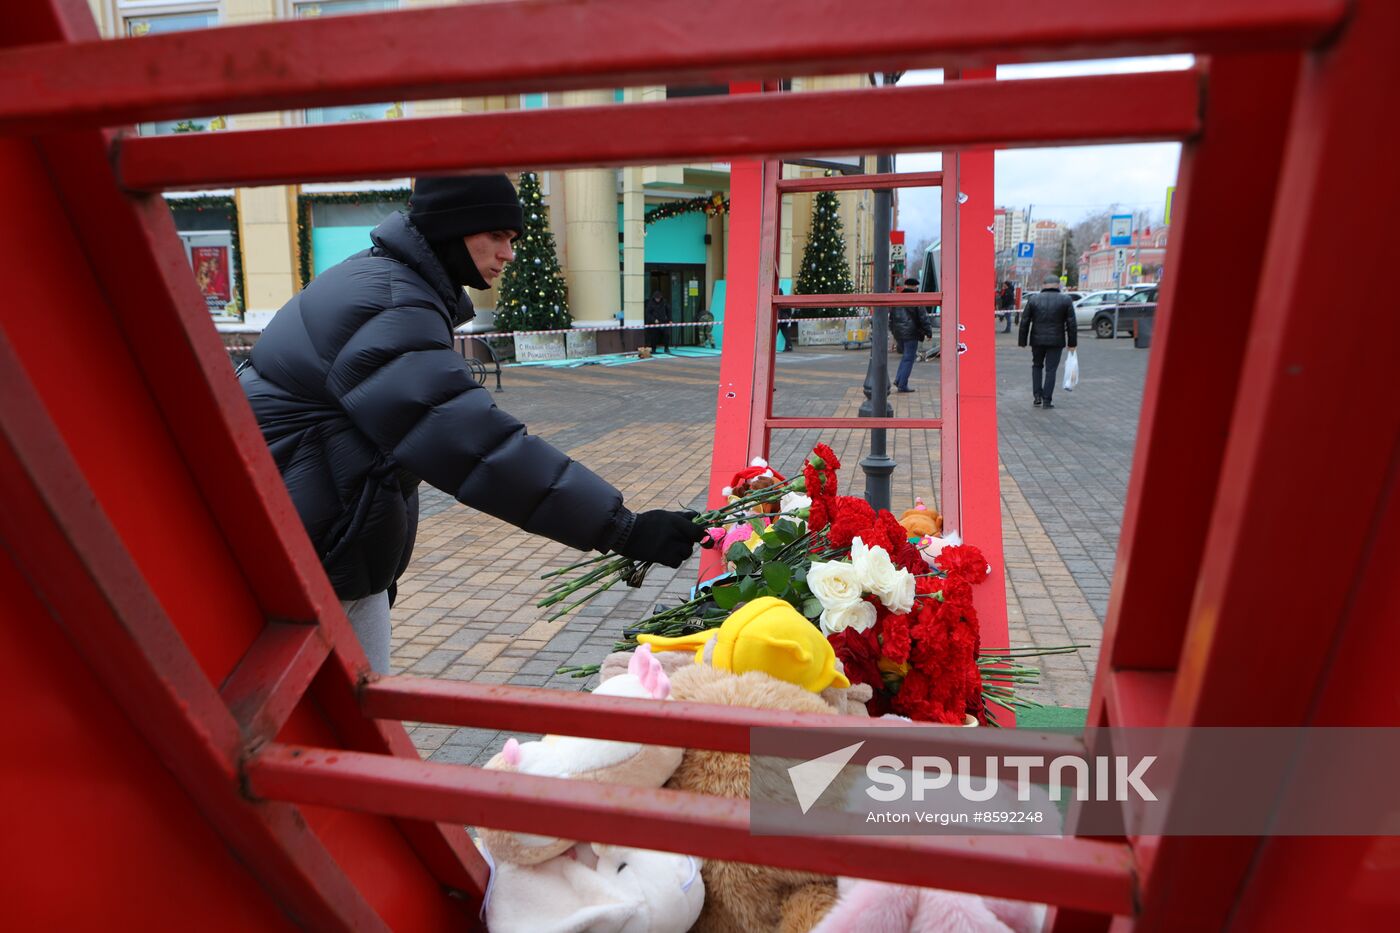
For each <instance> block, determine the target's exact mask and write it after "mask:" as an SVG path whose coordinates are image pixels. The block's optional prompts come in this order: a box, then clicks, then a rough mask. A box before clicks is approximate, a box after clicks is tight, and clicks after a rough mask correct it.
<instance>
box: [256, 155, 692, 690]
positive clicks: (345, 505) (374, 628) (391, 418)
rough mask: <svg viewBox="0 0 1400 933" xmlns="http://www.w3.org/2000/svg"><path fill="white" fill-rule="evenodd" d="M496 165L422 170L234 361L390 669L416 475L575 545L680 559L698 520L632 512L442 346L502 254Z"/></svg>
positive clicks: (504, 236) (357, 618)
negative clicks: (392, 619) (391, 210)
mask: <svg viewBox="0 0 1400 933" xmlns="http://www.w3.org/2000/svg"><path fill="white" fill-rule="evenodd" d="M523 227H524V223H523V216H522V210H521V206H520V200H519V198H518V197H517V195H516V192H515V188H514V186H512V185H511V183H510V179H509V178H507V177H506V176H505V175H484V176H481V175H478V176H466V177H458V178H424V179H420V180H419V182H418V184H417V185H416V186H415V188H414V191H413V196H412V198H411V200H410V202H409V211H408V214H407V215H404V214H395V215H394V216H393V217H390V218H389V219H388V220H386V221H384V222H383V223H381V224H380V225H379V226H378V227H376V228H375V229H374V231H373V232H372V233H371V234H370V240H371V241H372V242H373V244H374V246H373V247H372V248H371V249H368V250H365V251H364V252H362V253H358V254H356V255H354V256H352V257H350V258H349V259H347V260H345V261H344V262H342V263H340V264H339V265H337V266H335V267H333V268H331V269H327V270H326V271H325V272H323V273H321V275H319V276H317V277H316V279H315V281H313V282H312V283H311V284H310V285H308V286H307V287H306V288H305V289H303V290H302V291H301V292H300V294H297V295H295V296H294V297H293V298H292V300H291V301H289V302H287V304H286V305H284V306H283V307H282V309H281V310H280V311H278V312H277V314H276V316H274V317H273V319H272V321H271V323H269V324H268V326H267V328H266V330H264V331H263V334H262V336H261V338H260V339H259V340H258V342H257V344H256V345H255V346H254V347H253V352H252V355H251V357H250V358H249V361H248V365H247V366H246V367H244V368H243V369H242V370H241V372H240V374H239V379H240V381H241V383H242V386H243V391H244V393H245V394H246V395H247V397H248V401H249V403H250V404H251V405H252V407H253V412H254V414H255V415H256V416H257V419H258V424H259V426H260V427H261V428H262V432H263V437H264V438H265V439H266V441H267V444H268V447H269V448H270V449H271V451H272V456H273V459H274V460H275V461H276V463H277V466H278V469H280V470H281V472H282V477H283V479H284V481H285V482H286V484H287V490H288V492H290V493H291V497H292V502H293V503H294V504H295V505H296V509H297V513H298V515H299V516H300V517H301V520H302V523H303V525H305V527H306V531H307V534H308V535H310V537H311V541H312V544H313V545H315V547H316V550H317V553H318V554H319V555H320V556H321V562H322V565H323V566H324V567H325V570H326V573H327V574H328V575H329V577H330V580H331V583H332V585H333V586H334V587H335V591H336V595H338V596H339V597H340V599H341V600H342V602H343V604H344V605H345V609H346V614H347V615H348V616H349V618H350V621H351V624H352V626H353V627H354V629H355V633H356V634H357V635H358V636H359V639H360V643H361V644H362V645H363V646H364V647H365V651H366V654H367V655H368V656H369V659H370V663H371V666H372V667H373V668H374V669H375V670H376V671H379V672H381V673H387V672H388V669H389V605H390V601H391V588H392V587H393V585H394V583H395V581H396V580H397V579H398V578H399V576H400V575H401V574H402V573H403V572H404V570H405V569H406V568H407V566H408V561H409V558H410V556H411V555H412V552H413V541H414V537H415V535H416V533H417V527H418V492H417V489H418V483H419V481H420V480H426V481H427V482H429V483H431V484H432V485H434V486H436V487H437V488H438V489H441V490H443V491H444V492H447V493H449V494H451V495H453V496H455V497H456V498H457V499H458V501H460V502H462V503H464V504H466V505H469V506H472V507H473V508H477V509H480V510H481V511H483V512H486V513H488V514H491V515H494V516H496V517H497V518H500V519H503V520H505V521H507V522H510V523H511V524H513V525H516V526H518V527H520V528H523V529H525V530H526V531H530V532H533V533H535V534H539V535H544V536H545V537H548V538H553V539H554V540H555V541H559V542H561V543H563V544H567V545H570V546H571V547H576V548H579V549H580V550H589V549H598V550H603V551H609V550H610V551H616V552H617V553H619V554H622V555H624V556H626V557H631V558H634V559H637V560H643V561H655V562H657V563H662V564H666V565H667V566H670V567H679V566H680V565H681V564H682V563H684V561H685V559H686V558H687V557H689V556H690V553H691V551H692V550H693V548H694V545H695V543H696V542H698V541H699V540H700V539H701V538H702V537H703V530H702V529H700V528H699V527H697V526H696V525H694V524H693V523H692V522H691V520H690V516H689V515H688V514H687V513H681V512H666V511H661V510H656V511H651V512H644V513H642V514H641V515H634V514H633V513H632V512H630V511H628V509H626V508H625V507H624V506H623V504H622V494H621V493H619V492H618V491H617V490H616V489H614V488H613V487H612V486H610V485H609V484H608V483H606V482H604V481H603V480H602V479H601V478H599V477H598V476H597V475H596V474H594V473H593V472H591V471H590V470H588V469H587V468H586V467H584V466H582V465H581V464H578V463H575V462H574V461H573V460H571V459H569V457H567V456H566V455H564V454H563V453H561V452H560V451H558V450H556V449H555V448H554V447H552V446H550V445H549V444H547V443H546V442H544V441H542V440H540V439H539V438H537V437H532V436H531V435H530V434H528V433H527V432H526V430H525V426H524V425H523V424H521V423H520V422H519V421H517V420H515V419H514V418H512V417H511V416H510V415H508V414H506V413H505V412H503V411H501V410H500V409H499V408H497V407H496V406H495V404H494V403H493V402H492V400H491V395H490V393H489V392H488V391H487V390H486V389H484V388H482V387H481V386H480V385H478V384H477V383H476V381H475V380H473V379H472V377H471V374H470V372H469V371H468V369H467V366H466V363H465V361H464V360H463V359H462V357H461V355H460V354H459V353H457V352H456V351H455V350H454V349H453V344H452V330H453V328H455V327H457V326H458V325H460V324H463V323H465V322H467V321H469V320H471V318H472V317H473V316H474V314H475V312H474V310H473V309H472V305H471V301H470V299H468V297H467V295H466V292H465V291H463V287H464V286H471V287H472V288H477V289H485V288H488V287H490V283H491V281H492V280H493V279H495V278H496V277H497V276H498V275H500V274H501V271H502V269H503V268H504V267H505V264H506V263H507V262H510V261H511V260H512V259H514V258H515V253H514V251H513V249H512V246H511V244H512V241H513V240H514V239H515V237H516V236H518V235H519V234H520V231H521V230H522V229H523Z"/></svg>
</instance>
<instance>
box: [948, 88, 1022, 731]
mask: <svg viewBox="0 0 1400 933" xmlns="http://www.w3.org/2000/svg"><path fill="white" fill-rule="evenodd" d="M950 76H951V77H952V79H953V80H954V81H955V82H956V81H957V80H959V79H960V78H961V79H965V80H978V79H986V80H995V79H996V69H995V68H984V69H972V70H969V71H965V72H963V73H962V74H961V75H957V74H956V73H950V72H946V71H945V72H944V79H945V80H948V78H949V77H950ZM993 155H994V154H993V151H992V150H991V149H971V150H964V151H959V152H952V153H944V156H943V157H944V159H949V160H952V162H953V164H954V166H955V168H954V178H955V179H956V181H955V182H954V183H951V184H949V185H948V186H946V187H945V188H944V198H943V206H944V210H945V211H947V210H948V209H949V205H950V204H953V205H956V206H955V208H954V213H953V215H952V218H953V222H954V224H955V226H954V227H953V228H952V231H951V234H950V231H949V220H948V218H949V215H948V214H947V213H945V214H944V220H943V229H944V237H943V265H944V268H945V269H946V268H948V267H949V266H951V265H952V264H953V263H954V262H956V263H957V277H956V278H955V279H954V285H945V286H944V289H945V291H947V290H950V289H952V288H954V287H956V289H957V301H956V303H955V304H954V309H955V314H954V317H953V320H952V323H953V325H954V326H953V327H952V330H951V332H950V330H949V324H950V321H949V320H948V317H947V314H946V312H945V315H944V320H943V355H942V357H941V358H940V364H941V365H942V366H943V367H944V368H945V369H948V368H953V367H956V370H957V395H956V396H949V395H947V394H945V395H943V397H942V405H943V406H944V411H945V415H944V418H945V421H946V420H947V418H948V415H947V414H946V412H948V411H949V409H950V408H952V407H956V411H955V412H953V424H954V425H955V427H954V429H953V430H952V431H949V430H947V429H946V428H945V429H944V435H943V436H944V449H943V459H942V469H943V470H944V471H945V476H946V471H947V470H948V469H949V468H950V467H951V468H953V469H955V470H956V472H955V474H954V476H955V479H954V481H955V482H956V484H957V495H956V497H954V498H953V499H952V503H953V507H954V509H955V513H954V514H955V516H956V525H955V527H956V528H958V529H959V531H961V533H962V536H963V540H964V541H966V542H968V543H969V544H974V545H976V546H977V547H978V548H980V549H981V551H982V553H983V554H985V555H986V557H987V560H988V562H989V563H990V564H991V568H992V571H991V579H990V580H989V581H988V582H987V585H985V586H978V587H974V588H973V591H972V592H973V603H974V605H975V606H976V607H977V615H978V618H979V619H980V621H981V631H982V644H984V645H986V646H988V647H992V648H1004V647H1007V646H1008V645H1009V644H1010V633H1009V631H1008V629H1007V620H1006V585H1005V579H1006V576H1005V574H1006V569H1005V559H1004V557H1003V552H1002V540H1001V470H1000V466H1001V464H1000V459H1001V458H1000V456H999V455H998V453H997V449H998V442H997V357H996V334H995V328H994V326H993V324H994V321H993V317H992V300H991V296H992V284H993V283H992V279H993V277H994V269H993V264H994V262H993V259H994V257H993V255H992V242H991V237H990V236H989V235H987V233H986V230H987V228H989V227H990V226H991V225H992V209H993V207H994V205H995V198H996V194H995V185H994V176H995V165H994V157H993ZM946 170H947V166H945V173H946ZM950 241H951V242H952V243H953V246H954V249H955V252H954V254H953V256H951V257H950V256H949V254H948V248H949V243H950ZM945 307H946V305H945ZM959 344H966V345H967V347H968V351H967V352H966V353H959V352H958V345H959ZM950 446H951V447H953V448H954V451H955V456H954V458H953V459H952V460H951V461H950V460H949V458H948V448H949V447H950ZM947 488H948V481H947V480H946V479H945V482H944V489H945V490H946V489H947ZM997 715H998V718H999V719H1000V720H1001V721H1002V722H1003V723H1004V724H1006V725H1014V724H1015V713H1014V712H1013V711H1012V710H1005V711H1000V710H999V711H998V713H997Z"/></svg>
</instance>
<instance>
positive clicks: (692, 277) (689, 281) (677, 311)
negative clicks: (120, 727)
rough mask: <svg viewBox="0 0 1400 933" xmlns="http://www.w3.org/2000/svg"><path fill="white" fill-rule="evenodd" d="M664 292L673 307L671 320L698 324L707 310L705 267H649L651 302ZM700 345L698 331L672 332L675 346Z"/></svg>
mask: <svg viewBox="0 0 1400 933" xmlns="http://www.w3.org/2000/svg"><path fill="white" fill-rule="evenodd" d="M658 291H659V292H661V295H662V297H663V298H665V299H666V300H667V301H669V302H670V303H671V320H672V321H674V322H675V323H677V324H680V323H687V324H694V323H695V322H696V321H698V320H699V319H700V313H701V312H702V311H704V310H706V309H705V307H704V304H703V303H704V300H705V267H704V266H703V265H689V264H679V263H664V264H663V263H647V298H648V299H650V298H651V296H652V294H653V293H654V292H658ZM698 342H699V338H698V329H697V328H695V327H676V328H673V329H672V330H671V345H672V346H684V347H693V346H695V345H696V344H697V343H698Z"/></svg>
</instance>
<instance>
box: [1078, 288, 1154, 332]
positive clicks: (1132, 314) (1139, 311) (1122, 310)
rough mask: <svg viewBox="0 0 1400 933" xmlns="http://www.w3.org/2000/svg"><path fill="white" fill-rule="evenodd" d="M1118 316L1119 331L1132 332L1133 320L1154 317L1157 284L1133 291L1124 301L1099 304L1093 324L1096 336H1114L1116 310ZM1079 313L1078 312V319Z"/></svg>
mask: <svg viewBox="0 0 1400 933" xmlns="http://www.w3.org/2000/svg"><path fill="white" fill-rule="evenodd" d="M1115 311H1116V312H1117V316H1118V332H1119V333H1126V334H1130V333H1132V332H1133V322H1134V321H1137V320H1141V319H1143V318H1149V317H1153V316H1154V315H1156V313H1157V286H1155V285H1154V286H1152V287H1151V288H1144V289H1142V290H1141V291H1136V292H1133V293H1132V294H1131V295H1128V296H1127V297H1126V298H1124V299H1123V300H1122V301H1118V302H1114V303H1111V304H1104V305H1100V306H1099V310H1097V311H1095V312H1094V316H1093V319H1092V322H1091V326H1092V327H1093V329H1094V336H1095V337H1100V338H1106V337H1112V336H1113V318H1114V312H1115ZM1077 319H1078V315H1077V314H1076V320H1077Z"/></svg>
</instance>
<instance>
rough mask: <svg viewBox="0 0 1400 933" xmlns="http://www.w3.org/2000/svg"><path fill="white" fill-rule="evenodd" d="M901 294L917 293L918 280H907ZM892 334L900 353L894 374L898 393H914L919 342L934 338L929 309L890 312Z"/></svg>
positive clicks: (897, 309)
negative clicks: (913, 375) (897, 366)
mask: <svg viewBox="0 0 1400 933" xmlns="http://www.w3.org/2000/svg"><path fill="white" fill-rule="evenodd" d="M899 290H900V291H901V292H917V291H918V290H919V280H918V279H905V280H904V285H902V286H901V287H900V289H899ZM890 334H891V335H892V336H893V337H894V345H895V349H896V350H898V351H899V368H898V369H896V370H895V373H894V388H895V391H896V392H913V391H914V389H913V388H911V387H910V385H909V376H910V374H911V373H912V372H913V371H914V360H915V358H916V357H917V356H918V353H919V341H920V340H927V339H929V338H930V337H932V336H933V320H932V319H931V318H930V317H929V314H928V308H921V307H912V308H911V307H903V306H901V307H896V308H894V309H893V310H891V311H890Z"/></svg>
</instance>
